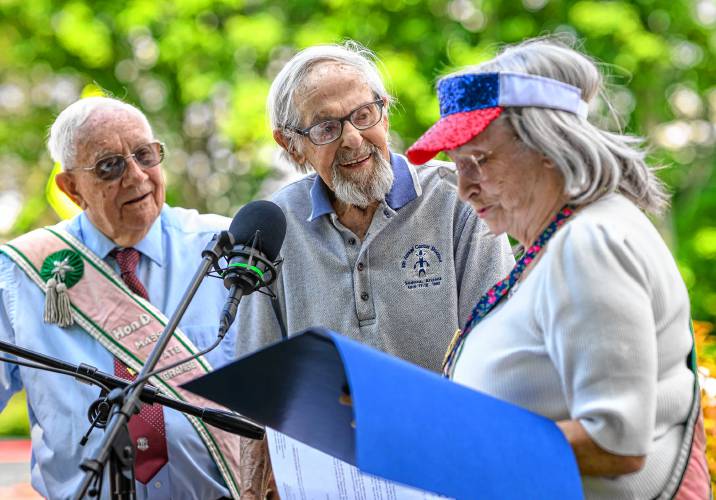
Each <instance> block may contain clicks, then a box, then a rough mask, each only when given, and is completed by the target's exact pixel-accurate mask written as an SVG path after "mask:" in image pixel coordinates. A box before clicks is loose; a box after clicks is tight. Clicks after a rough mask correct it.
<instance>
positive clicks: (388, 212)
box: [383, 208, 390, 218]
mask: <svg viewBox="0 0 716 500" xmlns="http://www.w3.org/2000/svg"><path fill="white" fill-rule="evenodd" d="M383 215H385V216H386V217H388V218H390V210H388V209H387V208H386V209H385V210H383Z"/></svg>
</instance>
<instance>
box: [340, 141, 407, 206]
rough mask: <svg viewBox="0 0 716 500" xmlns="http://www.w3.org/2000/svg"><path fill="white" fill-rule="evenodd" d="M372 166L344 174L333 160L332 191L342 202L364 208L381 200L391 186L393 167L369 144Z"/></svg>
mask: <svg viewBox="0 0 716 500" xmlns="http://www.w3.org/2000/svg"><path fill="white" fill-rule="evenodd" d="M370 153H371V157H372V159H373V163H374V168H373V169H372V170H367V169H364V170H360V171H358V172H356V173H353V174H352V175H344V172H343V171H342V169H341V167H340V166H339V162H338V160H336V161H334V162H333V193H334V194H335V195H336V198H337V199H338V200H340V201H342V202H343V203H346V204H348V205H353V206H356V207H360V208H365V207H367V206H368V205H370V204H372V203H374V202H376V201H381V200H383V199H384V198H385V195H386V194H388V192H389V191H390V188H391V187H392V186H393V180H394V176H393V168H392V167H391V166H390V162H388V161H387V160H386V159H385V158H383V155H382V154H381V153H380V150H379V149H378V148H376V147H375V146H371V151H370Z"/></svg>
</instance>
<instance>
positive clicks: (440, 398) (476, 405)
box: [184, 328, 583, 500]
mask: <svg viewBox="0 0 716 500" xmlns="http://www.w3.org/2000/svg"><path fill="white" fill-rule="evenodd" d="M184 387H185V388H186V389H188V390H189V391H191V392H194V393H196V394H198V395H200V396H203V397H205V398H207V399H210V400H212V401H215V402H217V403H219V404H221V405H224V406H226V407H228V408H231V409H233V410H235V411H237V412H238V413H241V414H242V415H245V416H246V417H248V418H251V419H253V420H255V421H257V422H259V423H261V424H263V425H266V426H268V427H271V428H273V429H276V430H278V431H279V432H282V433H284V434H286V435H288V436H290V437H292V438H294V439H296V440H298V441H301V442H303V443H305V444H307V445H309V446H311V447H313V448H316V449H318V450H321V451H323V452H324V453H327V454H329V455H332V456H334V457H336V458H339V459H340V460H343V461H345V462H348V463H350V464H352V465H355V466H356V467H358V468H359V469H360V470H362V471H364V472H367V473H369V474H374V475H377V476H380V477H383V478H386V479H389V480H391V481H396V482H399V483H403V484H406V485H409V486H413V487H416V488H420V489H423V490H427V491H432V492H435V493H438V494H441V495H446V496H449V497H453V498H457V499H460V500H462V499H471V498H485V499H495V498H499V499H520V500H522V499H526V498H530V499H581V498H583V493H582V484H581V480H580V476H579V472H578V469H577V465H576V461H575V458H574V455H573V453H572V450H571V448H570V446H569V444H568V443H567V441H566V440H565V438H564V436H563V434H562V433H561V431H560V430H559V429H558V428H557V426H556V425H555V424H554V422H552V421H551V420H549V419H546V418H544V417H542V416H539V415H536V414H534V413H532V412H529V411H527V410H525V409H522V408H520V407H517V406H515V405H512V404H509V403H506V402H504V401H500V400H498V399H495V398H493V397H491V396H488V395H485V394H483V393H480V392H477V391H474V390H471V389H468V388H467V387H464V386H461V385H459V384H456V383H454V382H451V381H449V380H447V379H445V378H443V377H441V376H439V375H437V374H435V373H433V372H430V371H428V370H425V369H423V368H420V367H418V366H415V365H412V364H410V363H408V362H405V361H403V360H400V359H398V358H396V357H394V356H390V355H388V354H385V353H382V352H379V351H376V350H375V349H372V348H370V347H367V346H365V345H363V344H360V343H358V342H355V341H353V340H350V339H348V338H346V337H344V336H342V335H339V334H337V333H334V332H331V331H328V330H325V329H322V328H312V329H309V330H305V331H303V332H301V333H300V334H298V335H296V336H293V337H291V338H289V339H288V340H284V341H281V342H278V343H276V344H273V345H271V346H269V347H266V348H265V349H262V350H260V351H257V352H255V353H253V354H250V355H248V356H245V357H243V358H241V359H239V360H237V361H235V362H233V363H231V364H229V365H226V366H224V367H222V368H220V369H218V370H215V371H213V372H212V373H209V374H207V375H204V376H202V377H200V378H197V379H195V380H192V381H190V382H188V383H186V384H185V385H184ZM348 396H349V397H348Z"/></svg>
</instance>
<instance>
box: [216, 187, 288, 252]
mask: <svg viewBox="0 0 716 500" xmlns="http://www.w3.org/2000/svg"><path fill="white" fill-rule="evenodd" d="M256 231H261V245H260V248H256V249H257V250H259V251H260V252H262V253H263V254H264V255H266V257H267V258H268V259H269V260H270V261H274V260H276V257H278V253H279V252H280V251H281V246H282V245H283V240H284V238H285V237H286V216H285V215H284V214H283V210H281V207H279V206H278V205H276V204H275V203H273V202H270V201H266V200H256V201H252V202H250V203H247V204H246V205H244V206H243V207H241V209H240V210H239V211H238V212H237V213H236V215H235V216H234V220H232V221H231V226H229V232H230V233H231V234H232V235H233V237H234V241H235V242H236V244H237V245H251V244H252V243H253V240H254V234H255V233H256Z"/></svg>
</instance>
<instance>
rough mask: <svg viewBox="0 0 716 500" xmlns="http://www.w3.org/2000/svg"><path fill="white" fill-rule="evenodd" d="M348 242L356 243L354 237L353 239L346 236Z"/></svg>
mask: <svg viewBox="0 0 716 500" xmlns="http://www.w3.org/2000/svg"><path fill="white" fill-rule="evenodd" d="M348 244H349V245H355V244H356V239H355V238H348Z"/></svg>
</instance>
